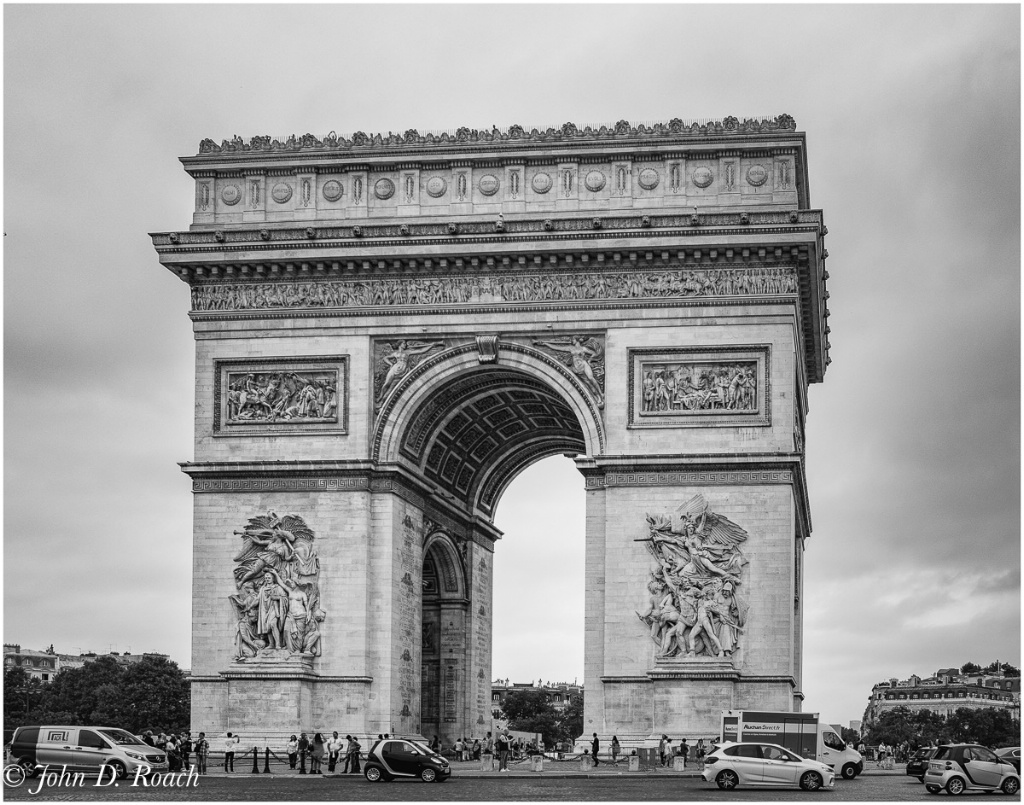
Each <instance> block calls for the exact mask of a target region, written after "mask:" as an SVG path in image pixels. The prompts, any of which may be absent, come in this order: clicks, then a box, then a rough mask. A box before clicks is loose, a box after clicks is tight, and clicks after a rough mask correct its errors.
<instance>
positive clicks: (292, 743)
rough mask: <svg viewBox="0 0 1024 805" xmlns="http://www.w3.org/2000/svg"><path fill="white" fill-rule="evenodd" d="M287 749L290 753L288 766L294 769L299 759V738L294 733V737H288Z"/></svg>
mask: <svg viewBox="0 0 1024 805" xmlns="http://www.w3.org/2000/svg"><path fill="white" fill-rule="evenodd" d="M285 751H286V752H287V753H288V768H289V769H292V770H293V771H294V770H295V763H296V761H298V759H299V739H298V738H296V737H295V736H294V735H292V737H291V738H289V739H288V743H287V745H286V746H285Z"/></svg>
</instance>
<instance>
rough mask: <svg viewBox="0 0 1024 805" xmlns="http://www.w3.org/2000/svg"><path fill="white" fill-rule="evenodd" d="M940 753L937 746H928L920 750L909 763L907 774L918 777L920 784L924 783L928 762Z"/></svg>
mask: <svg viewBox="0 0 1024 805" xmlns="http://www.w3.org/2000/svg"><path fill="white" fill-rule="evenodd" d="M938 751H939V748H938V747H937V746H926V747H924V748H923V749H918V750H917V751H916V752H914V754H912V755H911V756H910V760H908V761H907V774H908V775H910V776H911V777H916V778H917V779H918V781H919V782H922V783H923V782H924V773H925V772H926V771H927V770H928V761H929V760H931V759H932V758H933V757H935V753H936V752H938Z"/></svg>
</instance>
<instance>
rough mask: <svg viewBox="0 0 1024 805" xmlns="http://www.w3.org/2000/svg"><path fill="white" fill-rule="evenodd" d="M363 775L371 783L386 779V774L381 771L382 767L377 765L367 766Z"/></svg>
mask: <svg viewBox="0 0 1024 805" xmlns="http://www.w3.org/2000/svg"><path fill="white" fill-rule="evenodd" d="M363 775H364V776H365V777H366V779H367V780H369V781H370V782H371V783H379V782H380V781H381V780H383V779H384V775H383V774H381V773H380V769H378V768H377V767H376V766H367V767H366V771H364V772H363Z"/></svg>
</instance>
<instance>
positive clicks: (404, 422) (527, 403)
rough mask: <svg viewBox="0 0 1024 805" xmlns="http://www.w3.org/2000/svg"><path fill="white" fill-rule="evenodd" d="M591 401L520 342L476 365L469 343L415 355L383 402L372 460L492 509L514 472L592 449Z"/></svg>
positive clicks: (598, 448)
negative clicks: (393, 465) (415, 362)
mask: <svg viewBox="0 0 1024 805" xmlns="http://www.w3.org/2000/svg"><path fill="white" fill-rule="evenodd" d="M604 448H605V434H604V426H603V423H602V421H601V412H600V409H599V407H598V403H597V402H596V401H595V400H594V398H593V397H592V396H591V395H590V393H589V392H588V391H587V390H586V389H585V388H584V387H583V385H582V383H581V382H580V381H579V379H578V378H577V377H576V376H575V375H574V374H573V373H572V372H571V371H570V370H569V369H568V368H567V367H565V366H564V365H562V364H561V363H559V362H558V361H556V360H553V359H551V358H550V357H549V356H547V355H545V354H543V353H542V352H540V351H539V350H535V349H532V348H530V347H528V346H524V345H521V344H501V345H500V347H499V360H498V361H497V362H493V363H481V359H480V355H479V353H478V351H477V349H476V346H475V345H473V344H468V345H463V346H461V347H456V348H454V349H450V350H447V351H445V352H443V353H439V354H438V355H436V356H433V357H431V358H429V359H428V360H425V361H423V362H421V363H420V364H419V365H418V366H417V367H416V368H415V369H414V370H412V371H410V372H409V374H408V375H407V376H406V377H405V378H404V379H403V380H402V382H401V383H400V384H399V385H398V386H397V387H396V388H395V390H394V391H393V392H392V393H391V395H389V398H388V399H387V400H386V401H385V404H384V406H383V407H382V409H381V411H380V414H379V415H378V417H377V421H376V424H375V427H374V434H373V457H374V459H376V460H377V461H379V462H381V463H396V464H403V465H405V466H406V467H408V468H409V469H411V470H413V471H414V472H415V473H416V474H417V475H419V476H421V477H423V478H424V479H426V480H427V481H429V482H432V483H434V484H436V485H437V486H438V487H440V488H442V489H444V490H446V491H447V492H450V493H451V494H452V495H453V496H454V497H455V498H456V499H459V500H461V501H462V502H463V503H464V504H466V505H467V506H468V507H469V508H471V509H472V510H477V511H480V512H481V513H482V514H484V515H485V516H487V517H491V516H493V513H494V509H495V506H496V505H497V502H498V500H499V499H500V497H501V493H502V492H503V491H504V490H505V488H506V487H507V486H508V484H509V483H510V482H511V480H512V478H514V477H515V475H516V474H518V473H519V472H520V471H521V470H523V469H525V468H526V467H527V466H528V465H529V464H532V463H533V462H535V461H538V460H540V459H541V458H545V457H547V456H551V455H557V454H559V453H564V454H570V455H574V454H585V455H596V454H600V453H602V452H603V451H604Z"/></svg>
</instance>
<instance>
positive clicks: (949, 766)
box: [924, 744, 1020, 796]
mask: <svg viewBox="0 0 1024 805" xmlns="http://www.w3.org/2000/svg"><path fill="white" fill-rule="evenodd" d="M924 787H925V789H926V790H927V791H928V793H929V794H938V793H939V792H940V791H941V790H942V789H946V792H947V793H948V794H951V795H953V796H957V795H959V794H962V793H964V791H1002V792H1003V793H1004V794H1008V795H1010V796H1013V795H1015V794H1016V793H1017V792H1018V791H1020V775H1019V774H1018V773H1017V770H1016V769H1014V768H1013V764H1012V763H1011V762H1010V761H1009V760H1002V759H1000V758H999V757H997V756H996V753H995V752H993V751H992V750H991V749H986V748H985V747H984V746H978V745H976V744H949V745H945V746H940V747H939V748H938V750H936V752H935V756H934V757H932V758H931V759H930V760H929V761H928V770H927V771H926V772H925V773H924Z"/></svg>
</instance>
